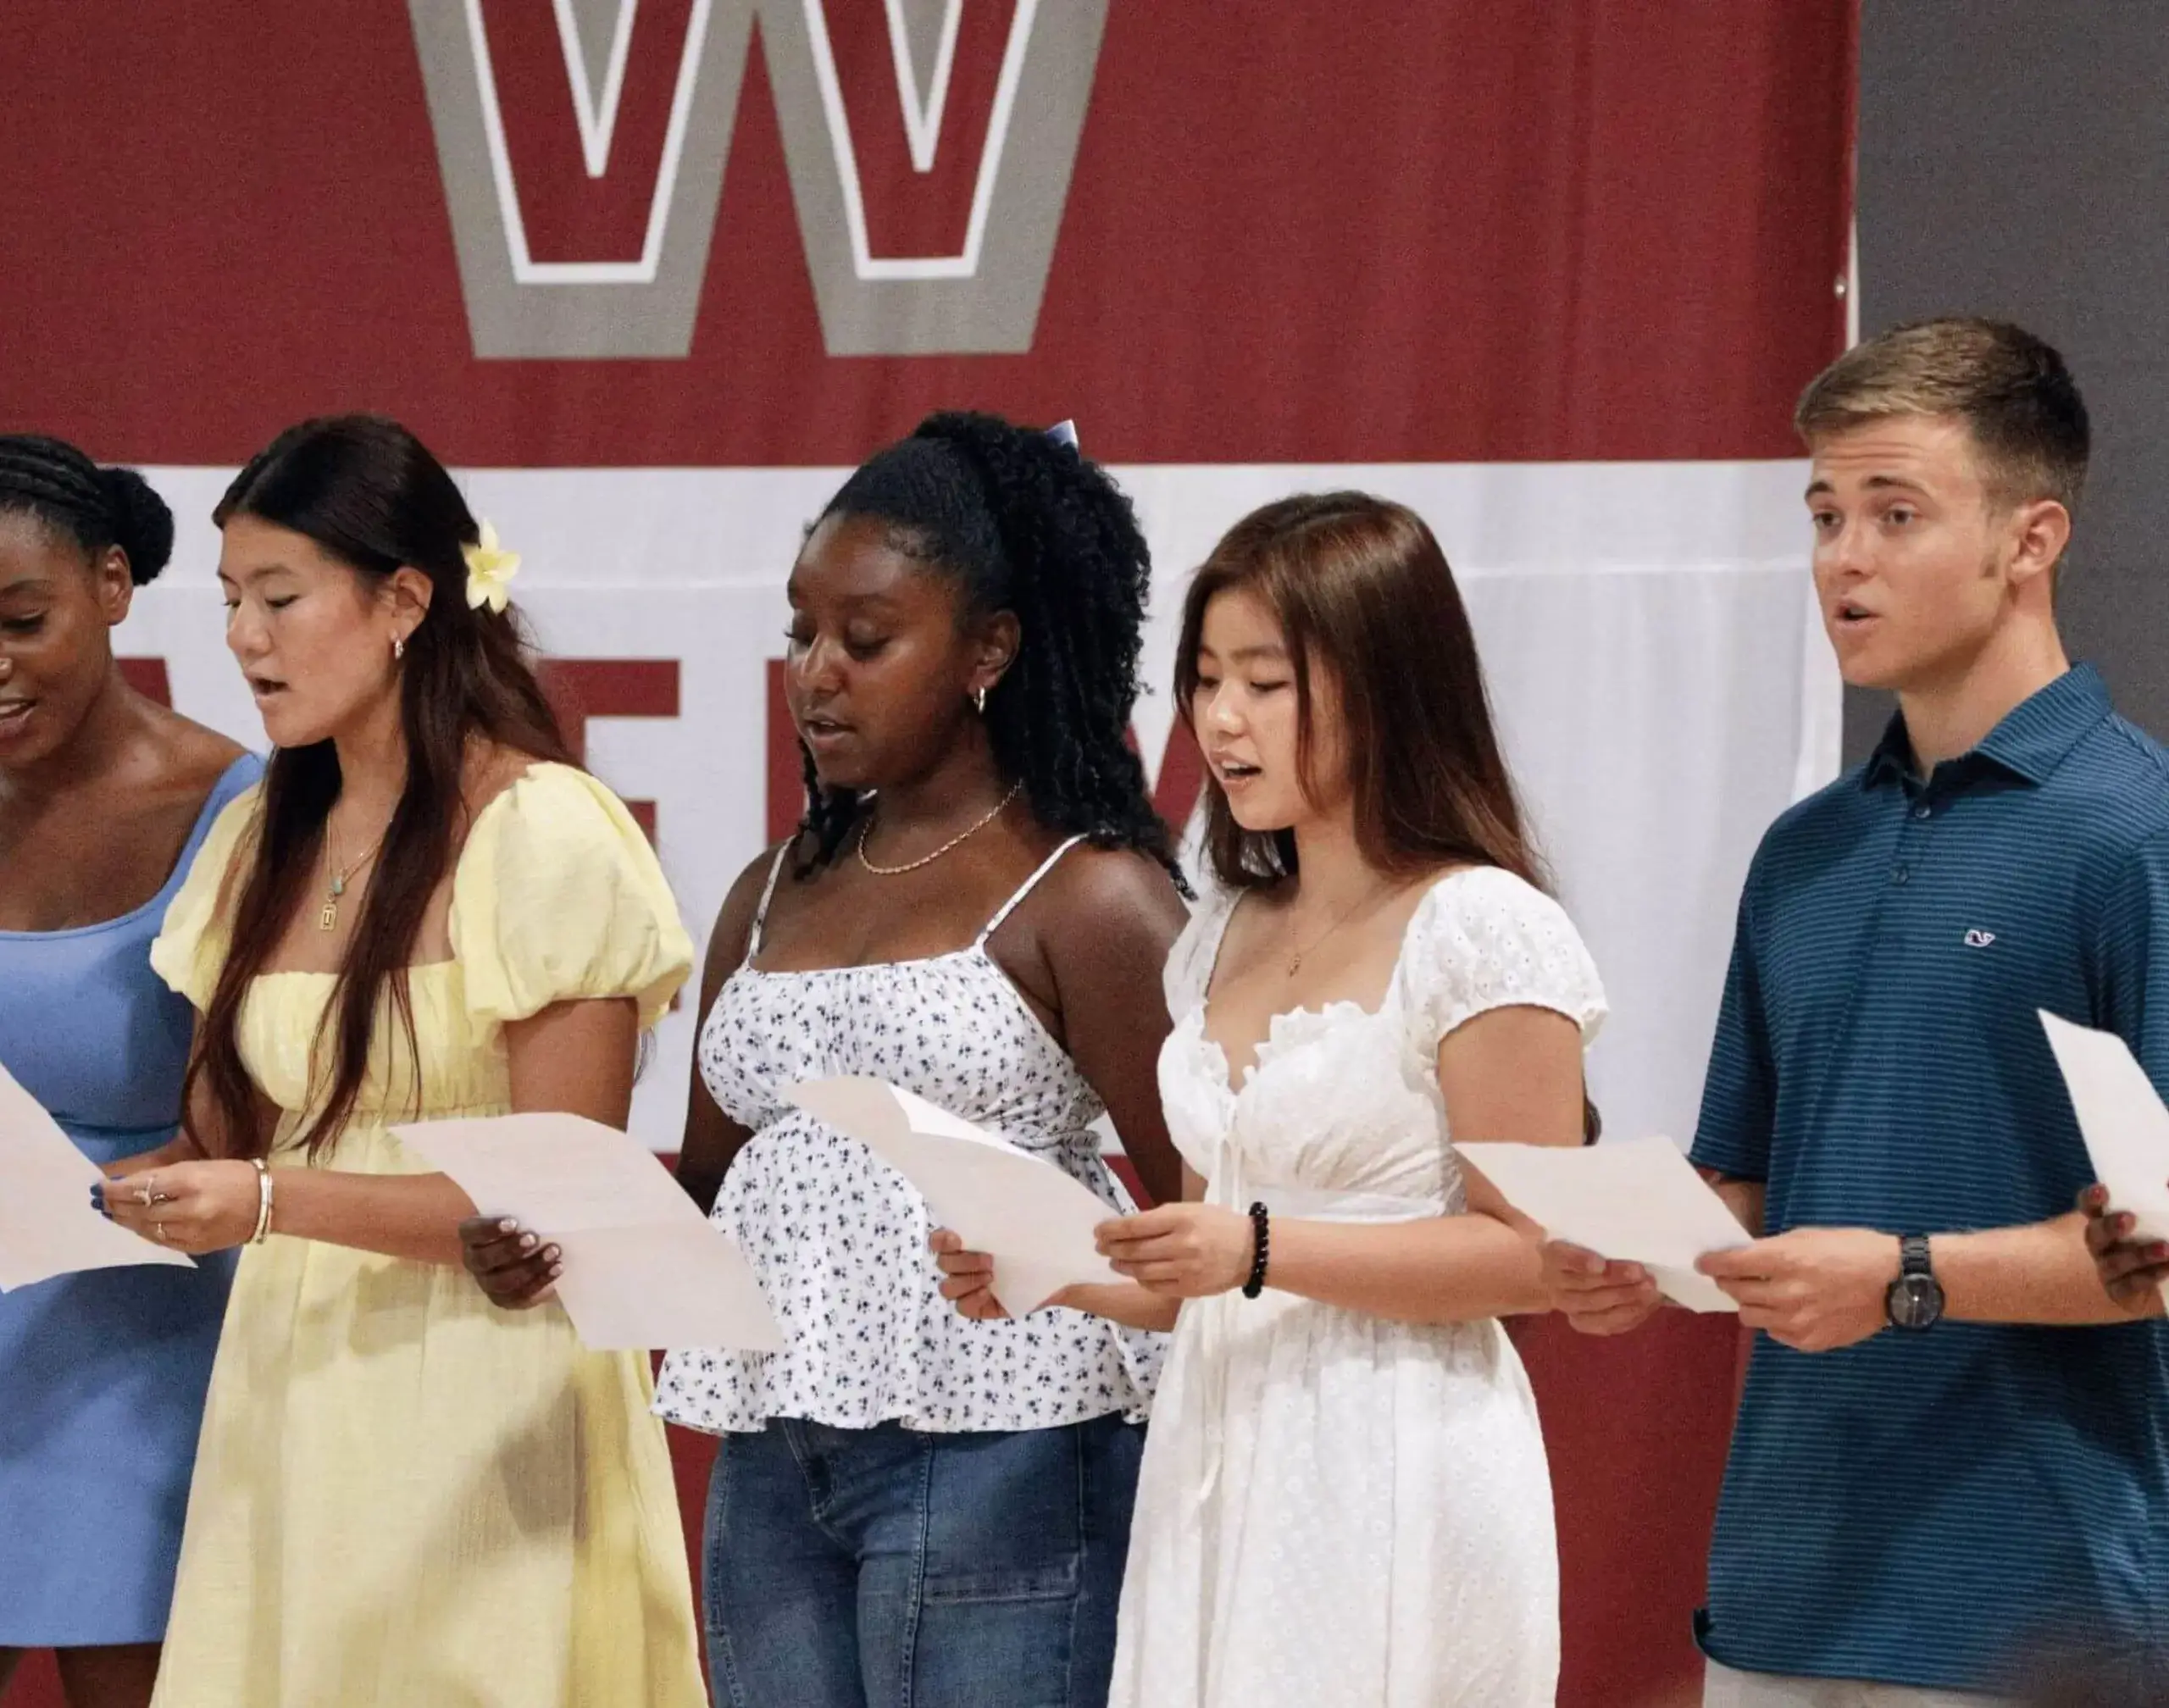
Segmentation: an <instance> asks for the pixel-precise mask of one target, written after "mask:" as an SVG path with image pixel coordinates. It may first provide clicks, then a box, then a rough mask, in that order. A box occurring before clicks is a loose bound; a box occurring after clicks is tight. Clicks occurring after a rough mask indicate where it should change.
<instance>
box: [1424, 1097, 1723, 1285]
mask: <svg viewBox="0 0 2169 1708" xmlns="http://www.w3.org/2000/svg"><path fill="white" fill-rule="evenodd" d="M1455 1151H1456V1155H1458V1156H1460V1157H1461V1158H1462V1161H1463V1162H1466V1163H1467V1164H1468V1165H1469V1167H1473V1168H1474V1169H1475V1170H1476V1171H1477V1172H1478V1173H1479V1174H1481V1175H1483V1176H1484V1178H1485V1179H1487V1180H1489V1182H1490V1183H1491V1184H1493V1185H1494V1186H1495V1187H1497V1188H1498V1190H1499V1194H1500V1195H1501V1197H1503V1198H1504V1199H1505V1200H1506V1201H1507V1203H1509V1204H1511V1205H1512V1206H1513V1207H1514V1208H1515V1209H1517V1210H1518V1211H1520V1212H1521V1213H1522V1214H1523V1215H1524V1216H1526V1217H1528V1218H1529V1220H1530V1221H1532V1222H1534V1223H1537V1224H1538V1225H1539V1226H1540V1227H1542V1228H1544V1229H1545V1231H1546V1232H1547V1233H1549V1234H1550V1235H1551V1237H1552V1238H1553V1239H1563V1240H1567V1241H1569V1242H1571V1243H1572V1244H1573V1245H1581V1246H1585V1247H1587V1248H1588V1249H1589V1251H1594V1252H1595V1253H1596V1254H1597V1255H1598V1256H1600V1257H1608V1258H1611V1259H1614V1260H1617V1261H1619V1262H1630V1263H1639V1264H1642V1265H1644V1266H1645V1267H1647V1268H1648V1269H1649V1270H1650V1273H1651V1274H1652V1276H1653V1278H1655V1279H1656V1284H1657V1288H1658V1290H1659V1291H1661V1292H1662V1293H1663V1294H1664V1295H1665V1296H1666V1297H1667V1298H1668V1299H1672V1300H1676V1301H1677V1302H1678V1303H1679V1304H1682V1305H1684V1306H1687V1308H1688V1309H1689V1310H1690V1311H1736V1310H1738V1309H1739V1306H1737V1305H1736V1304H1734V1301H1733V1300H1732V1299H1731V1298H1730V1297H1728V1295H1726V1293H1725V1292H1724V1290H1723V1289H1722V1288H1720V1287H1719V1286H1718V1285H1717V1283H1716V1282H1714V1281H1712V1280H1711V1279H1710V1278H1708V1277H1707V1276H1705V1275H1700V1274H1697V1273H1695V1259H1696V1258H1698V1257H1700V1256H1702V1255H1703V1254H1704V1253H1705V1252H1709V1251H1730V1250H1732V1249H1733V1248H1734V1247H1735V1246H1740V1245H1747V1244H1748V1243H1749V1239H1748V1234H1747V1230H1746V1229H1745V1228H1742V1227H1741V1226H1740V1225H1739V1221H1738V1220H1737V1219H1736V1218H1735V1217H1734V1215H1733V1213H1732V1212H1731V1211H1729V1210H1728V1209H1727V1208H1726V1207H1725V1204H1724V1201H1723V1200H1722V1198H1720V1197H1718V1196H1717V1194H1716V1193H1715V1192H1713V1191H1711V1190H1710V1188H1709V1185H1708V1184H1707V1183H1706V1182H1705V1181H1704V1180H1703V1178H1702V1177H1701V1176H1700V1175H1699V1174H1697V1173H1695V1168H1694V1165H1693V1164H1692V1163H1690V1162H1688V1160H1687V1158H1686V1157H1685V1156H1683V1155H1682V1154H1681V1152H1680V1149H1679V1147H1678V1145H1675V1144H1673V1142H1672V1140H1669V1139H1615V1140H1607V1141H1606V1142H1605V1143H1603V1144H1600V1145H1575V1146H1567V1145H1456V1146H1455Z"/></svg>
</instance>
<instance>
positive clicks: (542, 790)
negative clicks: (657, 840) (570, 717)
mask: <svg viewBox="0 0 2169 1708" xmlns="http://www.w3.org/2000/svg"><path fill="white" fill-rule="evenodd" d="M452 953H453V955H454V956H455V957H458V961H459V962H460V966H461V969H462V972H463V977H464V980H465V984H466V990H467V1006H468V1010H469V1012H470V1013H472V1014H474V1016H475V1017H476V1018H479V1019H482V1020H486V1021H492V1022H495V1023H497V1024H500V1025H502V1024H503V1023H506V1022H508V1021H512V1020H524V1019H526V1018H528V1017H529V1016H530V1015H534V1014H537V1013H540V1012H541V1011H542V1010H543V1009H545V1008H547V1007H548V1006H550V1005H551V1004H552V1003H553V1002H568V1001H580V1000H583V999H591V998H600V997H612V996H630V997H632V998H634V999H635V1001H637V1002H638V1003H639V1004H640V1016H641V1026H642V1028H643V1029H645V1028H646V1027H650V1026H652V1025H653V1024H655V1023H656V1022H657V1020H658V1019H660V1018H662V1016H663V1012H664V1010H666V1009H667V1008H668V1006H670V999H671V997H672V996H673V995H674V994H675V993H676V991H677V990H678V987H679V986H680V984H684V983H685V976H686V974H687V973H690V972H691V970H692V965H693V945H692V943H691V940H690V939H689V938H688V937H687V936H686V934H685V926H684V925H683V924H681V923H680V921H679V918H678V905H677V903H676V902H675V901H673V900H672V899H671V895H670V888H669V885H668V884H666V883H665V882H664V881H663V868H662V866H661V865H660V864H659V863H658V862H657V859H656V857H655V851H654V850H653V849H652V848H651V847H650V846H648V842H647V839H646V836H644V835H641V828H640V826H639V825H638V824H636V823H634V821H633V816H632V814H631V813H630V812H627V811H626V810H625V807H624V802H623V801H619V799H618V797H617V796H615V795H613V794H612V793H611V792H610V791H609V790H607V789H606V788H604V787H603V786H602V784H600V783H598V782H596V780H595V779H594V778H592V777H591V776H589V775H588V774H586V773H585V772H584V771H580V770H576V769H574V768H573V767H571V766H569V765H537V766H535V767H534V768H532V769H530V770H529V771H528V772H527V773H526V774H524V776H522V777H521V778H520V779H519V780H518V781H516V782H515V783H513V785H512V786H511V787H510V788H508V789H507V790H505V791H504V792H503V793H502V794H501V795H499V796H497V797H496V799H495V800H493V801H491V802H490V803H489V805H488V806H486V807H484V808H483V809H482V812H481V813H480V816H479V817H477V818H476V819H475V821H474V828H473V829H471V830H470V831H469V833H468V838H467V846H466V848H465V850H464V851H463V853H462V854H461V856H460V860H459V868H458V873H456V874H455V876H454V878H453V880H452Z"/></svg>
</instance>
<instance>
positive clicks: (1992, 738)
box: [1861, 664, 2111, 789]
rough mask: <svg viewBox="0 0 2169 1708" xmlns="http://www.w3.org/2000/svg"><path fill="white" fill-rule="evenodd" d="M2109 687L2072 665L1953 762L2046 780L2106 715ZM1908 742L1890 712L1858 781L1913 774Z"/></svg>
mask: <svg viewBox="0 0 2169 1708" xmlns="http://www.w3.org/2000/svg"><path fill="white" fill-rule="evenodd" d="M2110 709H2111V708H2110V705H2109V690H2108V687H2107V685H2105V683H2104V682H2103V681H2102V680H2101V673H2100V671H2098V670H2096V669H2095V668H2094V667H2093V666H2092V665H2091V664H2076V665H2073V666H2072V668H2070V669H2068V670H2066V671H2065V672H2064V674H2062V675H2061V676H2059V677H2057V678H2056V679H2055V681H2053V682H2051V683H2050V684H2049V685H2048V686H2047V687H2045V688H2042V689H2039V690H2037V691H2035V692H2034V693H2033V694H2032V695H2030V696H2028V697H2027V698H2026V699H2024V700H2022V701H2019V702H2018V704H2017V705H2016V706H2014V707H2011V710H2010V711H2009V712H2007V713H2005V714H2004V717H2003V721H2002V722H2000V724H1997V725H1996V727H1995V728H1994V729H1991V730H1989V733H1988V735H1987V736H1986V737H1984V738H1983V740H1982V742H1981V745H1980V746H1978V747H1976V748H1975V749H1974V750H1973V751H1972V752H1971V753H1969V754H1966V755H1964V756H1962V757H1961V758H1960V759H1959V760H1957V761H1955V762H1954V763H1958V764H1964V763H1966V762H1967V761H1969V760H1985V761H1987V762H1989V763H1991V764H1994V765H1996V766H1999V767H2000V768H2002V769H2004V770H2005V771H2008V772H2010V773H2011V774H2012V775H2013V776H2015V777H2016V778H2018V779H2021V780H2022V781H2023V782H2027V783H2031V784H2033V785H2037V786H2038V785H2040V784H2043V783H2045V782H2046V781H2048V779H2049V775H2050V773H2051V772H2053V771H2054V770H2055V768H2056V767H2057V766H2058V765H2060V764H2061V763H2062V762H2063V758H2064V756H2065V755H2066V753H2068V752H2070V751H2071V750H2072V748H2074V747H2076V746H2077V745H2078V744H2079V741H2080V740H2081V739H2082V738H2083V737H2084V735H2086V734H2087V732H2088V731H2089V730H2090V729H2093V728H2094V725H2095V724H2099V723H2100V721H2101V720H2102V719H2103V718H2106V717H2107V716H2108V715H2109V713H2110ZM1912 755H1913V749H1912V743H1911V741H1910V740H1908V739H1907V737H1906V715H1905V713H1902V712H1900V713H1895V714H1894V715H1893V717H1892V718H1891V719H1890V722H1889V725H1888V726H1887V727H1886V728H1885V729H1884V730H1883V739H1882V740H1880V741H1878V742H1877V743H1876V746H1875V751H1874V752H1873V753H1872V754H1871V755H1870V756H1869V757H1868V762H1867V770H1866V771H1865V773H1863V774H1862V776H1861V786H1862V787H1863V788H1867V789H1872V788H1874V787H1875V786H1876V785H1878V784H1879V783H1886V782H1889V781H1890V780H1892V779H1900V780H1901V781H1902V780H1903V779H1905V778H1906V777H1907V776H1909V775H1911V772H1912V763H1913V757H1912Z"/></svg>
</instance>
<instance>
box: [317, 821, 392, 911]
mask: <svg viewBox="0 0 2169 1708" xmlns="http://www.w3.org/2000/svg"><path fill="white" fill-rule="evenodd" d="M389 835H391V826H390V825H389V824H387V825H386V826H385V827H384V829H382V830H381V831H380V832H379V833H378V834H377V839H376V840H375V841H374V842H372V843H370V844H369V851H368V852H367V853H365V854H363V856H362V857H361V858H360V859H358V860H357V861H355V862H354V863H353V864H352V865H351V866H348V867H347V868H344V869H343V870H342V869H341V868H339V867H337V866H335V865H334V864H332V862H331V821H330V819H329V818H326V819H325V821H324V873H325V879H327V880H328V881H327V883H326V884H325V898H324V907H323V909H322V911H320V912H319V913H318V914H317V916H316V929H318V930H319V931H336V930H337V929H339V898H340V897H341V896H344V895H345V894H346V893H347V884H349V883H350V882H352V879H353V876H354V874H355V873H357V872H358V871H360V870H361V869H362V868H363V867H364V866H366V865H368V864H369V862H370V861H372V860H374V859H375V858H376V856H377V850H379V849H380V848H381V847H383V846H384V839H385V838H386V836H389Z"/></svg>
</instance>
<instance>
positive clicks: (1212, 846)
mask: <svg viewBox="0 0 2169 1708" xmlns="http://www.w3.org/2000/svg"><path fill="white" fill-rule="evenodd" d="M1236 590H1240V591H1244V592H1246V593H1249V594H1251V595H1252V596H1255V597H1256V598H1257V599H1258V600H1260V601H1261V602H1262V603H1263V604H1264V605H1265V606H1266V607H1267V608H1268V609H1269V610H1270V611H1271V612H1272V613H1273V616H1274V617H1275V618H1277V619H1278V620H1279V624H1280V630H1281V634H1282V635H1283V637H1284V639H1285V640H1286V643H1287V647H1288V656H1289V663H1290V665H1291V666H1292V667H1293V670H1294V675H1295V696H1296V698H1295V706H1296V752H1297V762H1298V764H1299V765H1300V767H1301V771H1302V775H1303V778H1304V786H1305V788H1306V790H1309V789H1310V788H1311V787H1312V785H1314V783H1315V781H1316V780H1317V779H1315V778H1314V777H1313V775H1312V758H1313V755H1314V752H1315V750H1316V746H1317V743H1316V736H1315V730H1316V725H1317V706H1316V704H1315V701H1314V695H1315V691H1316V685H1314V684H1313V682H1312V672H1313V671H1316V672H1317V674H1318V675H1319V677H1320V679H1322V680H1323V681H1325V682H1329V683H1330V685H1331V688H1332V690H1333V692H1334V695H1335V697H1336V698H1337V699H1338V701H1339V702H1340V726H1341V738H1342V740H1341V746H1342V751H1343V752H1344V754H1345V756H1346V763H1347V767H1348V779H1347V780H1348V785H1349V789H1350V791H1351V796H1352V797H1353V802H1352V804H1353V807H1354V812H1355V819H1356V845H1357V846H1358V847H1360V848H1361V849H1362V853H1363V857H1364V859H1365V860H1366V861H1367V862H1369V863H1370V864H1371V865H1372V866H1373V868H1376V869H1377V870H1379V871H1380V872H1386V873H1402V874H1407V875H1414V874H1415V873H1419V872H1423V871H1426V870H1429V869H1432V868H1437V867H1440V866H1447V865H1456V864H1458V865H1478V866H1497V867H1500V868H1503V869H1505V870H1506V871H1508V872H1511V873H1513V874H1514V875H1515V876H1516V877H1517V878H1523V879H1527V880H1528V882H1529V883H1531V884H1535V885H1537V886H1538V887H1539V889H1541V888H1544V887H1545V882H1546V879H1545V871H1544V866H1543V862H1542V861H1541V860H1540V859H1539V857H1538V855H1537V853H1536V851H1535V849H1534V846H1532V844H1531V842H1530V840H1529V836H1528V831H1527V829H1525V828H1524V826H1523V818H1522V810H1521V803H1520V801H1519V800H1518V799H1517V796H1516V795H1515V792H1514V784H1513V779H1512V776H1510V775H1509V774H1508V773H1507V770H1506V759H1505V757H1503V756H1502V755H1501V752H1500V751H1499V739H1498V735H1497V734H1496V732H1495V730H1494V729H1493V728H1492V722H1491V702H1490V698H1489V695H1488V694H1487V693H1486V692H1485V690H1484V669H1483V666H1482V665H1481V664H1480V663H1478V659H1477V656H1476V636H1475V635H1474V634H1473V632H1472V630H1471V629H1470V628H1469V625H1468V613H1467V611H1466V610H1464V609H1463V608H1462V602H1461V592H1460V590H1459V589H1458V588H1456V586H1455V585H1454V578H1453V571H1452V570H1451V569H1450V568H1448V567H1447V564H1446V555H1445V552H1442V551H1441V550H1440V547H1439V542H1438V541H1437V540H1436V539H1435V538H1434V537H1433V535H1432V533H1431V530H1430V529H1429V528H1428V527H1426V526H1425V525H1424V523H1423V518H1422V517H1420V516H1418V515H1417V513H1415V512H1414V511H1413V510H1411V509H1409V508H1407V507H1406V506H1404V505H1400V504H1395V503H1390V502H1388V501H1387V500H1385V499H1383V498H1374V497H1372V496H1370V495H1368V494H1367V493H1362V492H1323V493H1314V494H1305V495H1302V496H1298V497H1294V498H1283V499H1281V500H1279V502H1277V503H1273V504H1268V505H1267V506H1266V507H1264V508H1263V509H1262V510H1253V511H1252V512H1251V513H1250V514H1249V515H1247V516H1245V518H1243V519H1242V520H1241V521H1240V522H1238V523H1237V524H1235V525H1234V527H1233V528H1231V529H1229V530H1228V532H1227V534H1226V535H1225V536H1223V538H1222V540H1221V541H1220V543H1219V544H1218V546H1214V547H1213V548H1212V555H1211V556H1210V557H1207V559H1206V560H1205V563H1204V564H1203V566H1202V567H1201V568H1200V569H1199V570H1198V572H1197V574H1196V576H1195V579H1193V580H1192V581H1191V583H1190V593H1189V596H1188V597H1187V598H1186V599H1185V600H1184V604H1183V629H1182V639H1181V640H1180V642H1179V648H1178V651H1177V652H1176V654H1175V696H1176V703H1177V706H1178V707H1179V710H1180V712H1181V715H1182V716H1183V717H1184V718H1185V719H1191V718H1194V716H1195V701H1196V695H1197V680H1198V678H1197V655H1198V648H1199V646H1200V645H1201V641H1202V639H1203V636H1204V630H1205V607H1207V605H1209V604H1211V603H1212V600H1213V597H1214V596H1216V595H1218V594H1220V593H1224V592H1231V591H1236ZM1193 733H1195V731H1194V729H1193ZM1205 840H1206V848H1207V852H1208V854H1209V855H1210V857H1211V859H1212V868H1213V871H1214V873H1215V874H1216V875H1217V876H1218V878H1219V879H1220V881H1221V882H1222V883H1223V884H1230V885H1234V886H1238V887H1244V888H1249V887H1254V886H1256V885H1258V884H1270V883H1273V882H1274V881H1276V880H1277V879H1280V878H1283V877H1292V876H1293V875H1295V835H1294V833H1293V832H1292V831H1288V830H1276V831H1271V832H1261V831H1252V830H1245V829H1243V827H1242V826H1241V825H1240V824H1238V823H1236V822H1235V819H1234V815H1233V814H1232V813H1231V812H1229V810H1228V797H1227V796H1226V795H1225V794H1224V793H1223V791H1222V790H1221V789H1220V786H1219V785H1218V783H1216V782H1214V781H1213V780H1212V778H1211V776H1210V775H1209V774H1208V776H1207V779H1206V837H1205Z"/></svg>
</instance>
